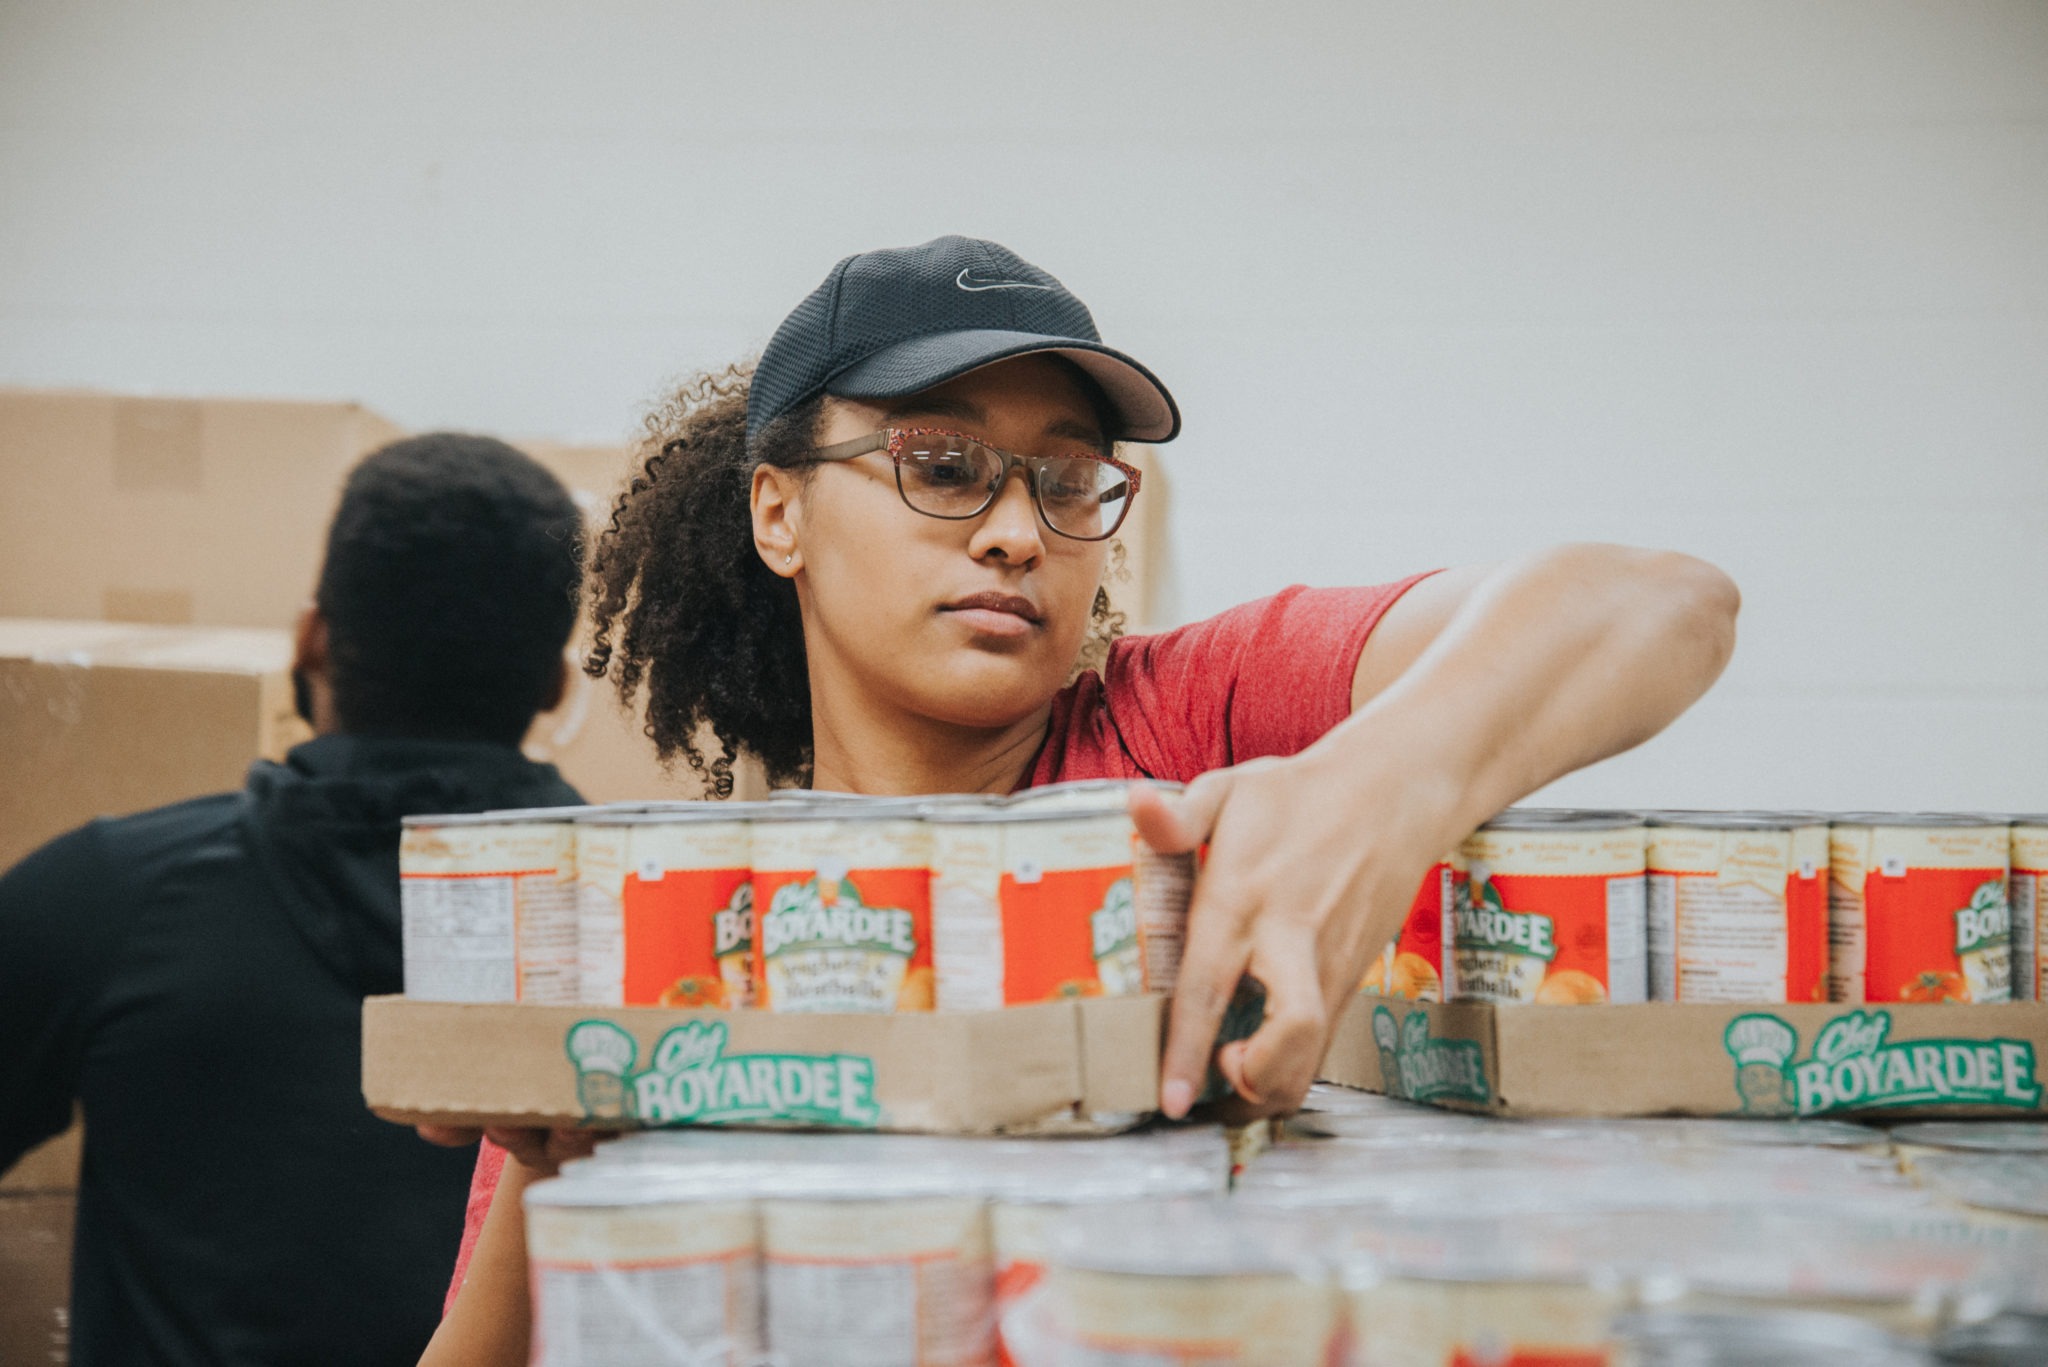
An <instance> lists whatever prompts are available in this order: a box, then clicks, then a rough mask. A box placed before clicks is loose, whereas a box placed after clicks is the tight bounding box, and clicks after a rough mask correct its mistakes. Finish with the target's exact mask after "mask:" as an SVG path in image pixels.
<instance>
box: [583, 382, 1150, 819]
mask: <svg viewBox="0 0 2048 1367" xmlns="http://www.w3.org/2000/svg"><path fill="white" fill-rule="evenodd" d="M752 373H753V367H752V366H751V364H739V365H731V366H727V367H725V368H724V369H722V370H714V371H707V372H704V373H702V374H698V375H694V376H692V377H690V378H689V379H688V380H686V381H685V382H684V383H683V384H682V385H681V387H679V388H678V389H676V390H675V392H674V393H672V394H670V395H669V397H668V398H667V399H666V400H664V401H663V402H662V403H661V404H659V405H658V406H657V407H656V408H655V409H654V411H653V412H651V413H649V414H648V416H647V419H646V422H645V432H644V434H643V437H642V439H641V445H640V450H641V453H642V454H641V455H640V457H639V460H638V462H637V469H636V471H635V474H634V476H633V478H632V480H631V482H630V483H628V484H627V486H626V487H625V489H624V490H623V491H622V492H621V493H620V494H619V496H618V499H617V500H616V502H615V503H614V504H613V507H612V516H611V522H610V524H609V525H608V526H607V527H606V528H605V529H604V530H603V531H602V532H601V533H600V534H599V535H598V538H597V542H596V545H595V548H594V550H593V553H592V556H591V563H590V587H589V594H590V611H591V619H592V626H593V634H592V638H591V646H590V650H589V653H588V654H587V655H586V656H585V657H584V661H583V669H584V672H585V673H586V674H588V675H590V677H592V678H593V679H602V678H604V677H606V676H607V675H609V676H610V677H611V680H612V682H613V684H614V685H615V686H616V688H617V689H618V693H619V697H620V698H621V700H623V701H624V702H625V703H626V704H627V705H628V706H631V705H632V704H633V702H634V700H635V699H636V698H637V697H638V695H639V693H640V690H641V688H642V686H643V685H644V686H645V688H646V718H645V726H644V728H643V729H644V731H645V732H646V735H647V737H648V739H650V740H651V741H653V742H654V747H655V752H656V753H657V754H658V755H659V756H660V757H661V759H662V762H663V763H673V762H674V761H675V760H676V758H677V757H678V756H680V757H681V758H682V759H683V760H684V761H686V762H687V763H688V764H689V766H690V768H691V769H693V770H694V771H696V773H698V774H699V775H701V776H702V777H703V778H704V779H705V780H706V781H707V782H708V783H709V785H710V788H711V791H712V792H713V793H715V794H716V795H718V796H720V797H728V796H730V795H731V793H732V761H733V758H734V757H735V756H737V755H740V754H742V753H745V754H750V755H753V756H754V757H755V758H757V759H759V760H760V761H761V764H762V766H763V768H765V769H766V770H767V773H768V779H769V782H770V783H772V784H774V785H776V786H777V787H782V786H787V785H792V784H805V783H808V782H809V781H810V770H811V760H812V750H811V689H810V678H809V675H808V673H807V672H806V668H805V655H804V632H803V618H802V614H801V613H800V611H799V610H798V607H797V594H796V586H795V585H794V584H792V583H791V582H790V581H789V580H787V579H784V578H783V577H782V576H780V575H778V574H775V573H774V572H772V571H771V570H770V569H769V568H768V567H767V566H766V565H765V564H763V563H762V562H761V557H760V555H759V554H758V553H757V552H756V550H755V547H754V529H753V515H752V511H751V498H752V490H753V474H754V467H755V466H756V465H760V464H766V465H773V466H778V467H780V468H783V469H798V470H802V471H803V472H804V474H805V475H808V472H809V469H810V468H811V467H810V466H809V459H810V454H811V451H812V448H813V446H814V445H815V441H814V436H815V432H816V429H817V425H818V419H819V415H820V412H821V410H822V408H823V400H822V399H819V398H813V399H811V400H810V401H808V402H806V403H804V404H801V405H799V406H797V407H796V408H794V409H792V410H791V411H789V412H788V413H785V414H783V415H782V416H781V417H779V418H777V419H776V420H775V421H774V422H772V423H770V424H769V425H768V426H767V427H766V428H764V429H763V430H762V431H761V432H760V434H759V435H758V436H757V438H756V439H755V441H754V444H753V445H752V447H751V448H750V447H749V446H748V444H747V390H748V385H749V383H750V381H751V379H752ZM1123 565H1124V551H1123V548H1122V546H1120V545H1117V546H1113V548H1112V550H1111V559H1110V567H1111V574H1112V575H1121V574H1122V573H1123ZM1123 625H1124V619H1123V614H1122V613H1120V612H1117V611H1116V610H1115V609H1114V608H1113V607H1112V606H1111V604H1110V601H1109V595H1108V593H1107V592H1106V591H1103V590H1100V589H1098V590H1097V592H1096V595H1095V604H1094V609H1093V612H1092V615H1091V619H1090V634H1089V639H1088V641H1087V643H1086V645H1085V646H1084V647H1083V649H1082V651H1081V656H1080V659H1079V660H1077V661H1076V664H1075V671H1076V673H1078V672H1080V671H1081V670H1083V669H1087V668H1090V667H1097V666H1099V665H1100V664H1101V662H1102V660H1103V658H1104V657H1105V656H1106V655H1107V653H1108V649H1109V643H1110V641H1111V640H1113V639H1115V637H1116V636H1117V635H1118V634H1120V633H1121V632H1122V630H1123ZM707 730H708V731H709V732H710V734H711V736H712V737H715V738H716V741H717V744H716V746H707V745H706V744H705V740H704V732H705V731H707Z"/></svg>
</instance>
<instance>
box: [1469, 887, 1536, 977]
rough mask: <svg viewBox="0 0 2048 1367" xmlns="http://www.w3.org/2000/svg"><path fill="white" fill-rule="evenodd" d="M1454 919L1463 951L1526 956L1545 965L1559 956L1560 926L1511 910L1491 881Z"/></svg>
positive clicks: (1529, 913)
mask: <svg viewBox="0 0 2048 1367" xmlns="http://www.w3.org/2000/svg"><path fill="white" fill-rule="evenodd" d="M1452 919H1453V921H1454V923H1455V925H1456V927H1457V933H1458V945H1459V947H1460V948H1476V949H1493V950H1499V951H1502V952H1504V953H1508V954H1526V955H1528V956H1529V957H1530V958H1532V959H1541V960H1543V961H1544V962H1545V963H1548V962H1550V960H1552V959H1554V958H1556V957H1557V933H1556V932H1557V923H1556V922H1554V921H1552V920H1551V919H1550V918H1549V917H1548V916H1543V915H1539V914H1538V913H1536V912H1533V911H1509V910H1508V907H1507V903H1505V902H1503V901H1502V900H1501V896H1500V892H1499V890H1498V889H1496V888H1495V887H1494V886H1493V882H1492V880H1491V879H1489V880H1487V883H1486V886H1485V887H1484V888H1482V889H1481V890H1480V893H1479V900H1478V902H1477V903H1476V904H1475V903H1473V902H1471V901H1469V900H1467V901H1461V902H1460V903H1459V904H1458V905H1457V906H1456V908H1455V910H1454V912H1453V914H1452Z"/></svg>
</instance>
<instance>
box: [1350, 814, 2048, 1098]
mask: <svg viewBox="0 0 2048 1367" xmlns="http://www.w3.org/2000/svg"><path fill="white" fill-rule="evenodd" d="M2044 883H2048V818H2043V817H2030V816H2018V817H2004V816H1986V815H1982V814H1971V813H1962V814H1941V813H1872V812H1863V813H1836V814H1828V813H1815V812H1767V811H1740V812H1737V811H1725V812H1713V811H1651V812H1593V811H1570V810H1552V809H1528V808H1524V809H1510V810H1508V811H1507V812H1504V813H1502V814H1501V815H1500V816H1499V817H1497V818H1496V819H1494V820H1493V821H1490V822H1488V823H1487V824H1486V825H1485V826H1483V827H1481V828H1480V829H1479V830H1478V831H1476V832H1474V833H1473V835H1472V836H1471V837H1470V838H1469V839H1468V840H1466V841H1464V842H1463V843H1462V844H1461V845H1460V847H1459V848H1458V849H1457V850H1455V851H1452V852H1451V853H1450V854H1448V855H1446V856H1445V858H1444V859H1443V860H1442V861H1440V862H1439V863H1438V865H1437V866H1436V868H1435V869H1433V870H1432V871H1431V873H1430V875H1429V877H1428V878H1426V879H1425V881H1424V883H1423V886H1422V888H1421V889H1420V890H1419V891H1418V894H1417V896H1416V898H1415V900H1414V904H1413V906H1412V908H1411V910H1410V912H1409V916H1408V918H1407V921H1406V923H1405V924H1404V925H1403V927H1402V930H1401V933H1400V936H1399V937H1398V938H1397V939H1396V940H1395V941H1394V942H1393V943H1392V944H1390V945H1389V946H1388V947H1387V949H1386V950H1385V952H1383V953H1382V955H1381V956H1380V957H1379V958H1378V959H1376V960H1375V961H1374V963H1373V964H1372V965H1371V967H1370V969H1369V970H1368V972H1367V974H1366V977H1365V981H1364V982H1363V983H1362V984H1361V995H1360V997H1359V998H1358V999H1356V1000H1355V1001H1354V1003H1353V1004H1352V1007H1351V1010H1350V1013H1349V1015H1348V1016H1347V1018H1346V1019H1345V1021H1344V1022H1343V1023H1342V1025H1341V1026H1340V1028H1339V1031H1338V1039H1337V1044H1336V1045H1335V1047H1333V1049H1332V1051H1331V1056H1330V1058H1329V1060H1328V1061H1327V1062H1326V1065H1325V1076H1326V1077H1329V1078H1331V1079H1333V1080H1335V1081H1338V1082H1342V1083H1347V1084H1350V1085H1353V1086H1360V1087H1369V1088H1374V1089H1381V1090H1386V1091H1389V1092H1393V1093H1395V1094H1398V1095H1405V1096H1411V1097H1415V1098H1417V1099H1422V1100H1429V1101H1435V1102H1438V1103H1440V1104H1445V1105H1451V1106H1464V1107H1471V1108H1478V1109H1487V1110H1495V1111H1501V1112H1504V1113H1510V1114H1512V1113H1537V1112H1548V1113H1553V1114H1592V1115H1603V1114H1605V1115H1630V1114H1644V1115H1648V1114H1659V1113H1666V1112H1671V1113H1686V1114H1700V1115H1715V1114H1723V1113H1729V1112H1741V1113H1746V1114H1756V1115H1817V1114H1822V1113H1839V1112H1865V1111H1869V1112H1880V1113H1882V1112H1899V1113H1901V1114H1904V1115H1910V1114H1914V1113H1920V1114H1929V1115H1934V1114H1940V1115H1966V1114H1979V1113H1981V1114H1998V1113H2006V1114H2010V1113H2012V1112H2015V1111H2037V1110H2039V1109H2041V1107H2042V1104H2043V1102H2042V1078H2041V1076H2040V1073H2039V1068H2038V1063H2039V1056H2040V1053H2041V1051H2042V1050H2043V1049H2044V1048H2048V1014H2044V1011H2048V1008H2044V1007H2043V1006H2042V1005H2041V1004H2040V996H2041V977H2042V971H2041V967H2040V963H2039V955H2038V954H2037V953H2036V950H2035V946H2036V945H2037V943H2038V942H2039V941H2040V938H2041V922H2042V920H2043V917H2044V908H2048V897H2044V895H2043V893H2044ZM1645 1003H1647V1004H1648V1005H1647V1006H1645V1005H1643V1004H1645ZM1439 1004H1441V1005H1439ZM1552 1007H1570V1008H1572V1009H1573V1010H1572V1012H1569V1013H1559V1012H1555V1011H1551V1010H1548V1009H1536V1008H1552ZM1983 1008H1996V1009H1991V1010H1986V1009H1983Z"/></svg>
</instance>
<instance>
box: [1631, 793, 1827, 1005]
mask: <svg viewBox="0 0 2048 1367" xmlns="http://www.w3.org/2000/svg"><path fill="white" fill-rule="evenodd" d="M1827 866H1828V828H1827V827H1826V826H1823V825H1818V824H1813V825H1805V826H1792V827H1787V828H1784V829H1781V830H1716V829H1711V828H1706V827H1686V826H1656V827H1652V828H1651V829H1650V833H1649V870H1650V871H1649V961H1650V998H1651V1000H1652V1001H1690V1002H1817V1001H1825V1000H1826V999H1827V935H1828V912H1827V883H1826V879H1827Z"/></svg>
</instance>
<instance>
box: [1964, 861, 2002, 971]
mask: <svg viewBox="0 0 2048 1367" xmlns="http://www.w3.org/2000/svg"><path fill="white" fill-rule="evenodd" d="M2011 942H2012V909H2011V908H2010V907H2009V906H2007V905H2006V901H2005V883H2004V881H2003V880H2002V879H1997V878H1993V879H1990V880H1988V881H1987V882H1984V883H1982V884H1980V885H1978V888H1977V890H1976V891H1975V892H1974V893H1972V894H1970V905H1968V906H1966V907H1959V908H1958V909H1957V910H1956V953H1957V954H1974V953H1976V952H1978V951H1980V950H1983V949H1987V948H1989V947H1990V946H1992V945H2002V944H2010V943H2011Z"/></svg>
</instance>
